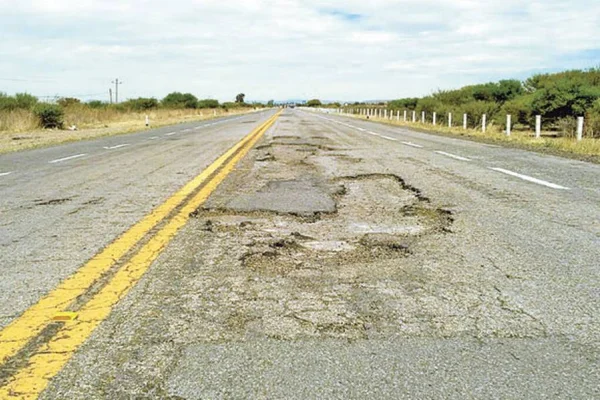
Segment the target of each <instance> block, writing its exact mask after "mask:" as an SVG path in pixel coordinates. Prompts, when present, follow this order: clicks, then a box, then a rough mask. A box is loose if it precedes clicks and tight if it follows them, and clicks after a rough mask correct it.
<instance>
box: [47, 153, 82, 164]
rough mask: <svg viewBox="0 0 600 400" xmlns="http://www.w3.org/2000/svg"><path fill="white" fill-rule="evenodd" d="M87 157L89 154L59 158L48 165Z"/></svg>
mask: <svg viewBox="0 0 600 400" xmlns="http://www.w3.org/2000/svg"><path fill="white" fill-rule="evenodd" d="M85 156H87V154H75V155H74V156H69V157H65V158H59V159H58V160H52V161H48V163H49V164H55V163H59V162H63V161H67V160H73V159H75V158H79V157H85Z"/></svg>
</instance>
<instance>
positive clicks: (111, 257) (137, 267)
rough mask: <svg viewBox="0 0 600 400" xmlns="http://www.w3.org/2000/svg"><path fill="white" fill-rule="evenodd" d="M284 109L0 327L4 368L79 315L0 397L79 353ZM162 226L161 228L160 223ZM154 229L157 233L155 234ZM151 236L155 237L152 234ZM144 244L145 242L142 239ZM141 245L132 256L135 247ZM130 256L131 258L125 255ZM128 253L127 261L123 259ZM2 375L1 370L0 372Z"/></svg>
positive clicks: (34, 387)
mask: <svg viewBox="0 0 600 400" xmlns="http://www.w3.org/2000/svg"><path fill="white" fill-rule="evenodd" d="M278 116H279V113H277V114H275V115H274V116H272V117H271V118H269V119H268V120H267V121H266V122H265V123H263V124H262V125H261V126H259V127H258V128H256V129H255V130H254V131H252V132H251V133H250V134H248V135H247V136H246V137H245V138H244V139H242V140H241V141H240V142H238V143H237V144H236V145H235V146H233V147H232V148H231V149H229V150H228V151H227V152H226V153H225V154H223V155H222V156H221V157H219V158H218V159H217V160H216V161H215V162H214V163H212V164H211V165H210V166H209V167H208V168H206V169H205V170H204V171H203V172H202V173H201V174H200V175H198V176H197V177H195V178H194V179H193V180H191V181H190V182H189V183H187V184H186V185H185V186H184V187H183V188H181V189H180V190H179V191H178V192H177V193H175V194H174V195H173V196H171V197H170V198H169V199H167V200H166V201H165V202H164V203H163V204H161V205H159V206H158V207H157V208H155V209H154V210H153V211H152V212H151V213H150V214H148V215H146V216H145V217H144V218H143V219H142V220H141V221H139V222H138V223H137V224H135V225H134V226H133V227H131V228H130V229H129V230H128V231H127V232H125V233H124V234H123V235H121V236H120V237H119V238H118V239H116V240H115V241H114V242H112V243H111V244H110V245H108V246H107V247H106V248H105V249H104V250H102V251H101V252H100V253H98V254H97V255H96V256H94V257H93V258H92V259H90V260H89V261H88V262H87V263H86V264H85V265H83V266H82V267H81V268H80V269H79V270H77V272H75V273H74V274H73V275H72V276H70V277H69V278H67V279H66V280H65V281H63V282H62V283H61V284H60V285H59V286H58V287H57V288H55V289H54V290H53V291H52V292H50V293H48V294H47V295H46V296H45V297H43V298H42V299H41V300H40V301H39V302H38V303H37V304H35V305H33V306H31V307H30V308H29V309H27V310H26V311H25V312H24V313H23V314H22V315H21V316H20V317H19V318H17V319H16V320H14V321H13V322H12V323H11V324H10V325H8V326H7V327H6V328H4V329H3V330H2V331H0V371H1V370H2V365H3V364H5V363H7V362H8V361H9V360H11V359H12V358H15V357H16V356H19V355H20V354H19V353H20V352H22V351H23V350H24V349H25V348H26V347H27V346H28V345H29V344H30V343H31V342H32V341H34V339H36V338H38V337H39V336H40V334H42V331H44V329H45V328H47V327H48V325H49V324H50V323H52V322H53V321H52V318H53V317H54V316H55V315H56V314H57V313H59V312H64V311H75V312H76V313H77V318H76V319H74V320H72V321H67V322H65V323H64V325H62V326H61V327H60V328H59V329H58V331H57V332H56V333H55V334H54V335H52V337H50V338H49V340H46V341H44V342H43V344H42V345H41V346H39V347H38V348H37V349H35V350H34V351H33V352H32V354H27V355H24V357H27V360H26V361H27V362H26V363H20V364H24V365H25V366H24V367H23V368H21V369H19V370H18V371H17V372H16V373H15V374H13V375H11V376H10V377H8V378H7V379H5V381H4V382H0V385H2V386H0V399H5V398H20V399H34V398H37V397H38V395H39V394H40V393H41V392H42V391H43V390H44V389H45V388H46V386H47V385H48V383H49V382H50V380H51V379H52V378H53V377H54V376H55V375H56V374H57V373H58V372H60V370H61V369H62V368H63V367H64V365H65V364H66V363H67V361H68V360H69V359H70V358H71V357H72V356H73V354H74V352H75V351H76V350H77V349H78V348H79V346H81V344H83V343H84V342H85V340H87V338H88V337H89V336H90V335H91V333H92V332H93V331H94V329H95V328H96V327H97V326H98V325H99V324H100V323H101V322H102V321H103V320H104V319H105V318H106V317H108V315H109V314H110V312H111V310H112V308H113V306H115V305H116V304H117V303H118V302H119V300H121V299H122V298H123V297H124V296H125V295H126V294H127V293H128V292H129V290H130V289H131V288H133V286H135V284H136V283H137V281H138V280H139V279H140V278H141V277H142V275H143V274H144V273H145V272H146V271H147V270H148V268H149V267H150V265H151V264H152V262H153V261H154V260H155V259H156V258H157V257H158V255H159V254H160V253H161V252H162V250H163V249H164V248H165V247H166V246H167V244H168V243H169V242H170V241H171V240H172V239H173V237H174V236H175V234H176V233H177V232H178V231H179V229H181V228H182V227H183V226H184V225H185V224H186V222H187V221H188V219H189V214H190V213H191V212H193V211H194V210H196V209H197V208H198V207H199V206H200V205H201V204H202V203H203V202H204V201H205V200H206V199H207V198H208V196H210V194H211V193H212V192H213V191H214V190H215V189H216V188H217V186H218V185H219V184H220V183H221V182H222V181H223V180H224V179H225V178H226V177H227V175H228V174H229V173H230V172H231V171H232V170H233V169H234V167H235V165H236V164H237V163H238V162H239V161H240V160H241V159H242V158H243V157H244V156H245V155H246V153H248V151H249V150H250V149H251V148H252V146H254V144H255V143H256V142H257V141H258V140H259V139H260V138H261V137H262V135H263V134H264V133H265V132H266V131H267V130H268V129H269V128H270V127H271V125H273V123H274V122H275V120H276V119H277V117H278ZM159 225H160V227H159V228H158V230H156V229H155V228H157V227H158V226H159ZM152 230H155V231H156V233H151V231H152ZM149 236H150V237H149ZM142 243H143V244H142ZM139 246H141V247H140V248H139V250H138V251H137V252H135V254H133V256H131V257H129V256H130V254H131V253H132V251H133V250H135V249H136V247H139ZM126 256H127V257H126ZM124 257H125V258H127V259H126V260H123V258H124ZM119 261H120V262H121V263H122V266H121V267H119V269H118V270H117V271H116V273H114V275H113V276H112V277H111V278H110V280H109V281H108V283H107V284H106V285H105V286H103V287H102V288H101V289H100V290H99V291H98V292H97V293H96V294H94V295H93V296H92V297H91V298H90V299H89V300H88V301H87V302H85V304H83V305H78V306H76V307H77V309H73V306H74V304H76V300H78V298H81V297H82V296H84V295H85V294H86V293H87V292H89V290H90V288H91V286H92V285H94V284H95V283H96V282H97V281H99V280H101V279H102V278H103V276H106V274H108V273H109V272H110V271H111V270H114V268H115V267H116V266H118V264H117V263H118V262H119ZM0 376H1V375H0Z"/></svg>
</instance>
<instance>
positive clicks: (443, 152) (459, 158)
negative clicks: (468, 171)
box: [435, 151, 471, 161]
mask: <svg viewBox="0 0 600 400" xmlns="http://www.w3.org/2000/svg"><path fill="white" fill-rule="evenodd" d="M435 153H438V154H441V155H443V156H446V157H450V158H454V159H455V160H460V161H471V160H469V159H468V158H465V157H461V156H457V155H455V154H450V153H446V152H445V151H436V152H435Z"/></svg>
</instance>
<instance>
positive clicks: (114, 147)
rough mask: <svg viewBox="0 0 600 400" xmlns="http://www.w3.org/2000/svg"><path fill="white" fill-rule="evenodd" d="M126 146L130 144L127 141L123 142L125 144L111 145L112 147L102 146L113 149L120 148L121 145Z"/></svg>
mask: <svg viewBox="0 0 600 400" xmlns="http://www.w3.org/2000/svg"><path fill="white" fill-rule="evenodd" d="M127 146H130V144H129V143H125V144H118V145H116V146H112V147H106V146H104V148H105V149H106V150H114V149H120V148H121V147H127Z"/></svg>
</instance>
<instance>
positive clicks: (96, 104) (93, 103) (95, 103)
mask: <svg viewBox="0 0 600 400" xmlns="http://www.w3.org/2000/svg"><path fill="white" fill-rule="evenodd" d="M87 105H88V107H89V108H94V109H98V108H107V107H108V103H105V102H103V101H100V100H92V101H88V103H87Z"/></svg>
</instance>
